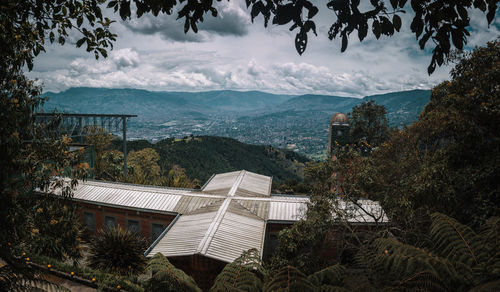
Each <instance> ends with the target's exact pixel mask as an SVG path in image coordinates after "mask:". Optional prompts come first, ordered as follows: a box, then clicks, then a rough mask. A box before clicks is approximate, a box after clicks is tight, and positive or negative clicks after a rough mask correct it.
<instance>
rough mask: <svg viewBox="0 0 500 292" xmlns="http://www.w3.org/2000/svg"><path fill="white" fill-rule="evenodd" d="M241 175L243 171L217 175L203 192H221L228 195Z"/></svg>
mask: <svg viewBox="0 0 500 292" xmlns="http://www.w3.org/2000/svg"><path fill="white" fill-rule="evenodd" d="M240 173H241V171H233V172H226V173H220V174H216V175H215V176H213V177H212V179H211V180H210V181H209V182H208V183H207V185H205V187H204V188H203V192H220V193H222V194H227V193H228V191H229V190H230V189H231V187H232V186H233V184H234V183H235V182H236V180H237V179H238V176H239V175H240Z"/></svg>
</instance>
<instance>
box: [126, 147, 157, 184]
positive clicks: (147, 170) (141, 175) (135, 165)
mask: <svg viewBox="0 0 500 292" xmlns="http://www.w3.org/2000/svg"><path fill="white" fill-rule="evenodd" d="M127 160H128V165H130V167H131V168H132V173H131V178H128V180H130V179H131V180H132V182H133V183H136V184H150V185H160V184H162V183H163V177H162V175H161V170H160V166H159V165H158V161H159V160H160V155H158V152H156V151H155V150H154V149H152V148H144V149H142V150H139V151H130V152H129V153H128V155H127Z"/></svg>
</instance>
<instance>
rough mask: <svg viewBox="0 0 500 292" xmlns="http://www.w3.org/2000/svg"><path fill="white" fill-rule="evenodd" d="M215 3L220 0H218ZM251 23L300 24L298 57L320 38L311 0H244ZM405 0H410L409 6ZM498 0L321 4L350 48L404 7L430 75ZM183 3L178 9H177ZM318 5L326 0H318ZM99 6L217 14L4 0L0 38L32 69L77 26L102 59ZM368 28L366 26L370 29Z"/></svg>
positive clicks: (388, 24)
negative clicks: (352, 40) (474, 17)
mask: <svg viewBox="0 0 500 292" xmlns="http://www.w3.org/2000/svg"><path fill="white" fill-rule="evenodd" d="M217 1H218V2H220V1H221V0H217ZM245 1H246V5H247V8H248V9H249V10H250V16H251V19H252V22H253V20H254V19H255V18H256V17H258V16H259V15H261V14H262V16H263V17H264V26H265V27H267V26H268V23H269V20H270V19H271V17H272V24H275V25H290V27H289V29H290V31H293V30H295V29H298V32H297V34H296V36H295V48H296V50H297V52H298V53H299V54H300V55H302V54H303V53H304V51H305V50H306V48H307V44H308V34H309V33H311V31H312V33H314V34H315V35H317V31H316V23H315V22H314V21H313V18H314V17H315V16H316V15H317V14H318V12H319V9H320V8H318V6H316V5H314V4H313V2H311V1H308V0H245ZM408 2H409V3H408ZM498 2H499V1H498V0H462V1H455V0H411V1H407V0H389V1H381V0H370V1H369V3H367V2H366V1H363V2H361V1H360V0H332V1H329V2H327V3H326V7H324V8H327V9H329V10H330V11H332V12H333V14H334V15H332V16H333V17H332V19H333V20H334V22H333V24H332V25H331V26H330V29H329V31H328V38H329V39H330V40H333V39H337V38H340V39H341V49H340V50H341V52H344V51H345V50H346V49H347V46H348V43H349V37H350V36H351V34H352V33H354V32H355V31H357V37H358V39H359V40H360V41H363V40H364V39H365V38H366V37H367V36H368V35H369V34H370V31H371V34H373V35H374V36H375V38H376V39H379V38H380V37H381V36H383V35H385V36H392V35H394V34H395V33H397V32H400V31H401V29H402V26H403V22H402V19H401V16H400V15H401V14H403V13H406V11H407V9H411V10H412V11H413V20H412V22H411V24H410V29H411V31H412V33H413V34H414V35H415V37H416V40H417V41H418V43H419V46H420V48H421V49H422V50H423V49H424V48H425V46H426V44H427V43H429V41H430V42H431V43H432V44H431V46H432V59H431V62H430V65H429V67H428V73H429V74H431V73H432V72H434V70H435V69H436V66H441V65H442V64H443V63H444V62H445V60H446V58H447V57H448V55H449V53H450V51H451V49H452V46H453V47H455V48H456V49H459V50H461V49H462V48H463V47H464V45H466V44H467V38H468V37H469V35H470V33H469V30H470V28H471V27H470V18H469V13H470V12H471V10H472V9H478V10H480V11H482V12H483V13H485V15H486V20H487V21H488V24H491V23H492V22H493V19H494V18H495V15H496V11H497V8H498ZM178 5H179V6H180V7H179V8H178V9H175V10H174V8H175V7H176V6H178ZM322 5H323V4H322ZM102 7H107V8H110V9H112V10H113V11H114V12H115V13H118V14H119V15H120V17H121V18H122V19H123V20H126V19H129V18H130V17H131V15H132V11H135V13H136V16H137V17H138V18H139V17H141V16H143V15H145V14H147V13H151V14H153V15H154V16H158V15H159V14H160V13H165V14H168V15H171V14H172V13H174V11H176V12H177V19H183V20H184V32H185V33H187V32H188V31H189V30H192V31H194V32H195V33H196V32H198V26H199V24H200V23H202V22H203V21H204V20H205V16H206V14H209V15H210V16H212V17H217V15H218V11H217V8H216V7H215V5H214V1H213V0H179V1H177V0H165V1H157V0H112V1H106V0H94V1H90V0H80V1H64V0H57V1H48V0H43V1H42V0H40V1H36V3H35V2H32V1H21V2H19V1H6V3H5V4H2V15H4V16H5V18H4V17H2V23H1V27H2V29H3V30H4V31H9V32H11V34H10V36H4V37H2V41H3V43H4V47H5V48H17V51H18V52H19V53H20V54H22V58H20V60H22V62H23V64H24V62H26V64H27V65H28V68H29V69H31V68H32V67H33V58H34V57H35V56H36V55H38V54H39V53H40V51H44V44H45V40H46V39H48V40H49V41H50V42H55V41H57V42H59V43H60V44H64V43H65V42H66V40H67V39H68V31H69V30H72V29H74V30H76V31H78V32H79V33H80V34H81V35H82V37H81V38H80V39H79V40H78V41H77V42H76V46H77V47H81V46H83V45H86V50H87V51H89V52H94V54H95V57H96V58H98V57H99V56H100V55H102V56H104V57H106V55H107V51H108V48H111V49H112V42H114V41H115V40H116V35H115V34H113V33H112V32H111V31H110V25H111V24H112V23H113V21H112V20H110V19H109V18H106V17H103V13H102V12H101V8H102ZM370 26H371V28H370Z"/></svg>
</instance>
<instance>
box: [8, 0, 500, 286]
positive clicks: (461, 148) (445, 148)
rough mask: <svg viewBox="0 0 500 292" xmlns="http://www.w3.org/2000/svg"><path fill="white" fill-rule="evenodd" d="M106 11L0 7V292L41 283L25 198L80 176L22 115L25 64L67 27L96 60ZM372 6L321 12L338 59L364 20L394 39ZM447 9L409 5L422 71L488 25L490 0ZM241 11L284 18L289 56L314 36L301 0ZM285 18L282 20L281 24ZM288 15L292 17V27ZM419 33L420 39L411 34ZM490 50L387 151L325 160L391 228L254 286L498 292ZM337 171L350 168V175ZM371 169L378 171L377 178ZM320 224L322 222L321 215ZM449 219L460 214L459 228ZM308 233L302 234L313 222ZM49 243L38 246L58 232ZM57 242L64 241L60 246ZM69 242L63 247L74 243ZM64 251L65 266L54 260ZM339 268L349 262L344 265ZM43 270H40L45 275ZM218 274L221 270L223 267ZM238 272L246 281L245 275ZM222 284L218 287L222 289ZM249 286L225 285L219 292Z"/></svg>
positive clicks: (35, 102)
mask: <svg viewBox="0 0 500 292" xmlns="http://www.w3.org/2000/svg"><path fill="white" fill-rule="evenodd" d="M104 2H106V1H104V0H99V1H90V2H89V1H44V0H40V1H6V2H5V3H3V4H2V7H1V10H0V16H1V17H0V25H1V27H2V33H1V34H0V48H1V49H0V85H1V86H0V88H1V90H0V102H1V107H0V108H1V115H0V122H1V124H2V128H1V130H0V137H1V143H0V163H1V167H2V171H1V172H0V194H1V196H2V204H1V205H0V213H1V214H2V216H0V230H2V234H3V235H4V236H1V237H0V259H1V264H2V266H1V267H0V290H5V291H11V290H20V291H23V290H24V291H26V290H28V289H29V288H30V287H29V286H30V285H31V283H32V282H33V281H35V280H38V279H40V277H39V276H38V275H39V274H40V273H39V272H38V271H36V270H33V269H32V267H31V265H28V263H29V262H30V258H29V256H27V255H26V254H24V253H23V252H22V250H23V249H24V248H27V249H29V248H30V247H32V246H31V245H32V244H33V243H34V242H36V241H31V239H32V233H35V234H36V232H35V230H34V229H38V231H39V232H40V231H41V230H44V229H43V228H33V225H31V224H30V222H32V221H31V219H32V218H34V216H36V215H35V214H34V212H37V210H39V209H38V207H39V206H38V202H37V199H38V197H37V196H35V193H36V191H37V190H44V191H47V190H50V191H58V192H61V194H62V195H63V197H70V196H71V187H74V185H75V183H76V180H75V179H76V178H77V177H82V176H84V175H85V173H86V170H87V168H88V165H85V164H78V163H77V161H78V159H77V158H78V157H77V156H78V155H76V154H77V153H70V152H69V151H68V145H69V143H70V142H71V141H70V139H67V138H66V137H63V138H62V139H61V137H55V136H53V135H51V134H50V127H51V126H54V125H47V126H43V125H36V124H35V123H34V115H33V112H34V110H35V108H37V107H38V106H39V105H40V104H41V103H42V102H43V100H42V99H41V98H40V93H41V88H40V87H38V86H36V84H35V83H34V82H33V81H32V80H29V79H28V78H26V76H25V75H24V72H23V68H24V66H27V67H28V68H29V69H31V68H33V63H34V62H33V61H34V58H35V56H36V55H38V54H39V53H40V52H41V51H44V49H45V48H44V46H45V42H46V41H47V40H49V41H50V42H54V41H57V42H59V43H60V44H64V43H65V42H66V39H67V38H69V33H70V32H71V31H72V30H75V29H76V30H78V31H79V32H81V33H82V35H80V36H81V37H82V38H81V39H79V40H78V41H77V42H76V45H77V47H81V46H82V45H85V46H86V49H87V51H89V52H93V53H94V54H95V56H96V58H97V57H99V56H106V55H107V48H108V47H109V46H111V45H112V41H114V40H115V37H116V35H114V34H112V33H111V32H110V31H109V25H110V24H111V21H110V20H109V19H107V18H105V17H103V13H102V11H101V6H100V5H98V3H99V4H104ZM134 2H136V3H141V4H138V6H137V7H138V9H137V10H136V12H137V13H138V15H139V16H140V15H143V14H144V13H149V12H151V13H153V14H154V15H157V14H158V13H159V12H160V11H162V12H166V13H171V12H172V11H173V9H172V8H173V6H174V5H175V4H176V2H175V1H164V2H159V1H134ZM371 2H372V6H373V7H374V8H375V10H374V11H372V12H374V13H370V11H369V12H368V14H366V13H363V14H362V13H360V11H359V10H358V9H357V8H358V6H359V3H360V2H359V1H331V2H329V7H331V8H332V9H333V10H335V12H336V13H338V14H337V15H338V16H339V18H338V22H336V23H335V25H336V26H333V27H332V28H333V30H332V31H331V35H330V36H331V37H332V38H334V37H336V36H341V37H342V50H345V48H346V47H347V40H348V35H349V34H350V33H351V32H353V31H354V30H358V32H359V33H360V34H358V37H359V38H360V39H363V38H364V37H365V36H366V31H367V29H368V27H367V23H368V20H369V19H370V21H373V22H372V28H373V29H372V31H373V33H374V35H375V36H376V37H377V38H378V37H379V36H380V34H386V35H392V34H393V33H394V30H396V31H397V30H399V28H400V22H399V21H398V20H397V19H398V18H396V17H393V19H392V21H390V20H389V19H388V18H386V17H385V16H384V15H386V9H385V6H384V4H383V2H382V1H371ZM406 2H407V1H405V0H400V1H391V5H392V6H393V7H394V10H396V8H397V7H398V6H399V7H401V6H404V4H405V3H406ZM445 2H446V4H447V5H436V4H439V3H438V2H436V1H418V0H416V1H412V5H411V6H412V9H413V10H414V11H415V12H416V13H415V16H414V21H413V23H412V25H411V29H412V31H413V32H414V33H415V34H416V36H417V38H419V37H420V45H421V48H422V49H423V48H424V46H425V43H426V42H427V41H428V40H429V39H431V38H432V40H433V41H434V42H435V44H436V47H435V48H434V50H433V58H432V61H431V66H430V67H429V72H432V71H433V70H434V67H435V65H436V63H437V65H441V64H442V63H443V62H444V57H445V56H447V54H448V52H449V50H450V48H451V46H450V38H451V40H452V42H453V45H455V47H457V48H459V49H460V48H462V46H463V44H464V43H465V42H466V40H467V36H468V30H467V28H468V27H469V17H468V11H467V9H466V8H471V7H474V8H477V9H480V10H481V11H486V10H487V11H488V13H487V15H486V18H487V21H488V23H491V22H492V21H493V19H494V17H495V15H496V9H497V2H498V1H482V0H478V1H471V0H469V1H463V2H461V3H456V1H445ZM184 3H185V4H184V5H185V6H184V8H185V9H180V10H179V18H185V20H186V31H187V30H189V29H190V28H191V29H193V30H195V31H196V29H197V26H196V23H197V22H198V21H200V20H201V18H202V17H203V15H204V14H205V13H212V14H215V15H216V14H217V11H216V10H215V9H214V8H213V7H212V1H200V2H198V1H184ZM247 3H248V4H249V5H250V4H252V12H251V14H252V17H255V16H257V15H258V14H259V13H262V14H263V15H264V17H265V18H266V19H267V20H269V18H270V16H271V13H272V14H274V15H275V16H276V18H275V19H274V20H275V21H276V23H278V24H286V23H289V22H290V21H292V20H293V22H294V23H295V24H296V25H295V26H294V27H293V28H298V27H300V28H301V29H300V32H299V35H298V37H297V39H296V40H297V42H296V45H297V50H298V51H299V52H303V51H304V49H305V45H306V43H307V41H306V37H305V36H307V34H306V33H307V31H310V30H311V29H312V28H313V27H312V25H313V23H312V22H306V23H307V25H305V23H304V21H303V19H302V17H301V15H300V13H302V8H304V7H305V8H306V9H307V10H309V13H308V17H307V18H308V21H309V19H310V18H312V17H313V16H314V15H315V14H316V13H317V12H318V9H317V8H316V7H314V6H313V5H312V4H311V3H310V2H309V1H295V2H293V3H291V4H288V6H286V5H282V4H281V2H279V6H278V9H274V8H276V7H275V6H276V5H278V4H276V3H277V2H276V3H275V2H273V1H270V2H268V3H269V4H270V5H269V6H265V5H264V4H263V2H261V1H248V2H247ZM427 4H429V5H427ZM108 6H109V7H113V8H115V11H119V13H120V15H121V16H122V18H124V19H126V18H127V17H129V16H130V14H131V9H130V1H110V2H109V5H108ZM271 8H273V9H271ZM297 8H300V9H297ZM351 8H354V9H351ZM455 8H456V9H455ZM397 9H398V11H399V8H397ZM191 12H193V13H191ZM290 12H291V13H290ZM351 13H352V14H351ZM290 14H292V17H289V16H290ZM293 14H295V15H299V16H298V17H293ZM283 17H284V18H283ZM360 17H361V18H360ZM84 19H85V26H87V25H89V26H87V27H88V28H89V29H90V30H88V29H86V28H84V27H82V24H83V23H84ZM399 20H400V19H399ZM266 23H267V21H266ZM424 27H425V33H424V34H422V32H423V31H424ZM335 28H337V29H335ZM313 31H314V30H313ZM339 33H340V34H339ZM499 47H500V45H499V42H498V41H497V42H493V43H490V44H488V46H487V47H486V48H480V49H477V50H475V52H473V53H472V54H471V55H466V56H465V58H463V59H462V60H461V61H460V62H459V63H458V65H457V67H456V68H455V70H454V71H452V77H453V80H451V81H449V82H445V83H443V84H441V85H439V86H437V87H436V88H435V89H434V91H433V94H432V98H431V104H430V105H429V106H427V107H426V110H425V111H424V113H423V114H422V115H421V117H420V119H419V121H418V122H417V123H416V124H415V125H414V126H412V127H409V128H408V129H404V130H403V131H401V132H399V133H397V134H396V135H395V136H394V137H393V138H392V139H391V140H390V141H389V142H387V145H384V144H382V145H381V146H380V150H377V151H375V152H374V155H373V156H372V157H370V158H367V159H363V157H361V158H360V157H357V156H356V155H353V156H352V157H348V159H346V160H344V161H343V160H342V159H339V160H338V161H343V162H345V163H344V164H339V163H338V162H337V163H334V164H333V168H332V170H333V171H334V172H339V173H340V172H341V171H344V172H341V173H342V174H343V178H344V179H342V180H334V182H335V183H336V184H339V183H340V184H341V188H340V189H341V190H342V196H344V199H349V200H352V202H356V198H359V197H360V196H366V195H367V194H370V195H372V194H373V197H374V198H375V199H379V200H380V201H381V203H382V205H383V206H384V208H385V209H386V211H387V214H388V215H389V217H390V218H391V219H393V221H392V222H393V223H391V224H394V225H390V226H389V227H390V228H388V229H385V230H383V231H384V232H382V233H381V232H380V231H377V232H375V233H373V234H369V233H368V232H356V233H354V232H352V231H354V230H352V229H347V230H348V231H351V232H350V233H349V234H351V235H353V236H351V237H348V239H351V238H352V239H353V241H352V242H351V241H350V240H347V241H346V243H349V244H351V245H350V246H352V247H351V249H350V250H351V251H355V252H354V253H353V254H355V255H356V256H354V257H347V259H346V261H344V262H342V263H341V264H335V265H333V266H331V265H330V266H329V268H327V269H322V270H317V271H313V273H304V272H302V271H300V270H299V269H298V268H294V267H291V266H289V265H284V266H282V267H279V266H278V265H279V264H281V263H283V262H286V261H289V262H290V261H291V260H293V259H285V260H286V261H276V262H277V263H278V265H277V266H275V267H276V268H278V267H279V269H277V272H276V273H272V275H273V277H272V278H268V279H269V280H266V279H264V281H263V285H264V286H263V289H264V290H266V289H267V290H275V289H276V290H280V289H283V290H288V291H290V290H304V289H306V288H307V289H308V290H315V289H323V288H321V287H322V286H325V287H324V289H323V290H342V289H351V290H367V289H379V290H380V289H384V288H388V289H392V290H395V289H396V290H410V289H413V290H416V289H427V290H440V289H442V290H453V291H466V290H469V289H475V290H480V291H481V290H482V291H484V290H491V291H494V290H499V288H500V287H499V286H500V282H499V281H498V279H499V277H500V275H499V253H498V251H499V249H498V242H499V239H498V236H499V234H500V233H499V231H498V230H499V220H498V213H499V210H498V202H499V181H500V180H499V177H498V174H499V173H500V172H499V170H498V167H499V165H500V163H499V153H500V151H499V149H498V147H499V146H498V145H499V143H498V142H499V140H500V139H499V137H498V135H499V133H500V131H499V129H498V126H499V125H500V119H499V113H500V110H499V106H500V103H499V100H500V96H499V88H498V80H499V79H500V76H499V72H500V71H499V70H498V68H499V66H500V61H499V56H500V54H499V50H500V48H499ZM401 146H402V147H401ZM378 153H380V156H379V154H378ZM384 154H385V155H384ZM372 159H373V160H372ZM377 159H380V160H377ZM372 162H378V163H372ZM384 163H386V164H384ZM346 166H349V167H348V170H349V171H347V172H346V171H345V170H346ZM363 166H367V167H368V168H366V169H367V171H363V170H364V169H365V168H364V167H363ZM380 166H383V167H382V168H378V167H380ZM328 167H329V166H328V165H327V166H324V165H323V166H319V168H318V169H319V170H328ZM342 167H344V168H343V169H342ZM313 170H314V169H313ZM331 174H332V172H330V173H329V176H330V177H331V176H332V175H331ZM65 175H69V176H70V177H71V178H72V180H63V179H61V178H62V177H64V176H65ZM337 177H338V176H337ZM320 178H321V177H319V176H318V177H317V179H318V180H319V182H320V184H319V185H318V187H317V190H321V188H323V187H325V186H326V187H328V185H327V184H326V185H323V184H322V183H321V182H322V181H323V180H321V179H320ZM361 178H365V180H363V179H361ZM324 181H325V182H328V180H324ZM317 190H313V194H312V195H313V205H312V206H313V207H314V208H311V210H312V211H311V212H317V214H319V216H318V217H316V218H314V220H315V221H313V222H318V223H319V222H323V221H321V218H330V217H331V212H324V211H329V209H328V206H329V204H326V203H331V201H330V200H329V199H330V198H329V197H328V196H325V198H326V200H324V199H325V198H323V199H322V198H321V193H320V192H317ZM327 190H331V188H327ZM326 194H328V192H326ZM51 211H54V210H51ZM434 211H439V212H434ZM322 212H323V213H322ZM310 214H311V215H313V214H314V213H310ZM321 214H327V215H328V216H327V217H321V216H320V215H321ZM448 215H453V217H457V219H458V221H456V220H454V219H452V218H451V217H450V216H448ZM490 215H492V216H491V217H490ZM51 216H54V218H53V219H54V220H56V221H58V222H60V220H59V219H56V218H55V217H58V216H66V215H64V214H62V215H61V213H58V212H53V215H51ZM70 218H71V216H70ZM308 218H313V217H312V216H311V217H308ZM61 219H62V220H66V219H67V218H61ZM459 221H460V222H463V223H467V224H470V225H471V226H472V227H469V226H467V225H465V224H461V223H459ZM70 222H71V221H70ZM303 222H308V221H307V220H306V221H303ZM325 222H327V223H328V221H325ZM37 223H41V224H43V223H44V222H37ZM45 223H46V224H47V223H48V225H53V228H61V230H60V232H63V230H62V228H72V227H71V226H68V225H69V224H68V225H64V224H62V225H58V224H57V223H55V221H52V218H51V220H50V221H48V222H45ZM52 223H54V224H52ZM303 224H304V223H303ZM305 224H306V225H305V226H306V227H309V229H311V226H313V225H311V224H310V223H305ZM297 226H301V224H298V225H297ZM45 227H46V226H45ZM322 227H324V226H322ZM326 227H328V226H326ZM330 227H331V226H330ZM345 227H346V228H349V227H350V226H349V225H346V226H345ZM294 228H295V227H294ZM47 229H49V228H47ZM328 230H329V229H328V228H324V229H318V230H313V235H317V236H318V238H320V239H321V237H323V239H324V238H327V237H325V236H324V232H327V231H328ZM310 231H311V230H308V229H304V232H303V233H300V236H301V237H302V238H304V239H305V240H309V241H310V242H311V237H310V234H309V233H308V232H310ZM408 231H411V232H408ZM48 233H49V234H42V235H41V236H42V237H43V236H46V235H47V236H49V237H50V236H57V235H53V234H54V233H52V234H50V232H48ZM291 234H293V230H292V232H291ZM349 234H348V235H349ZM409 234H413V235H414V236H411V235H410V236H409ZM52 239H53V238H52ZM52 239H50V240H52ZM74 239H75V240H76V237H74ZM416 239H418V240H416ZM42 240H43V239H42ZM54 242H55V243H56V244H63V243H64V244H66V243H67V241H57V239H56V240H55V241H54ZM312 242H314V241H312ZM285 243H286V242H285ZM68 244H70V245H73V244H74V242H69V243H68ZM291 244H293V242H291ZM290 249H293V246H290ZM58 250H59V251H63V250H64V249H63V248H59V249H58ZM298 251H299V253H297V254H296V256H297V257H300V258H301V259H303V260H304V259H307V258H306V257H305V256H304V254H303V253H301V252H302V250H298ZM306 251H310V249H309V250H306ZM39 252H41V251H39ZM62 255H63V256H64V257H71V256H72V255H71V254H65V252H63V253H62ZM278 256H279V255H278ZM349 259H352V260H351V262H349V261H348V260H349ZM251 260H252V259H251V258H250V257H249V258H248V260H240V261H237V262H236V263H235V266H237V268H236V269H235V270H238V271H244V269H245V267H246V264H247V263H248V261H251ZM303 264H304V268H309V269H311V270H312V269H313V268H314V269H315V268H317V267H316V266H315V267H313V268H311V267H307V262H306V261H303ZM320 264H321V263H320ZM165 266H167V268H168V267H169V266H168V265H165ZM342 266H343V267H345V268H342ZM47 268H50V267H49V266H48V265H47ZM167 270H168V269H167ZM233 271H234V270H233ZM254 271H259V273H261V272H262V270H261V269H258V268H257V269H254V268H253V267H252V271H251V272H254ZM344 271H346V273H345V274H344ZM226 272H227V274H232V273H231V271H226ZM166 274H168V271H167V273H166ZM307 274H309V275H310V276H307ZM163 275H165V273H163ZM237 275H245V276H249V273H238V274H237ZM352 275H354V276H352ZM257 276H259V275H257ZM228 278H229V277H228ZM228 278H225V277H221V279H220V280H221V281H224V279H228ZM93 279H94V281H95V280H96V279H95V278H93ZM173 279H174V280H175V281H177V280H180V278H175V277H174V278H173ZM229 279H231V278H229ZM353 279H355V281H353ZM360 279H361V280H362V281H359V280H360ZM182 280H183V281H184V280H186V279H182ZM186 281H189V279H187V280H186ZM344 281H345V282H344ZM247 283H248V282H247V281H239V280H238V278H234V277H233V278H232V281H230V282H229V283H227V284H228V285H226V287H228V286H229V285H233V286H235V284H237V285H240V284H244V285H247ZM251 283H255V284H256V285H255V286H257V287H256V288H257V289H259V288H260V287H259V285H260V282H259V281H253V282H251ZM246 287H249V288H248V289H247V290H250V289H253V288H254V286H253V285H250V286H246ZM31 288H32V287H31ZM116 289H119V288H118V287H116ZM237 289H238V287H235V290H237ZM33 290H35V289H33Z"/></svg>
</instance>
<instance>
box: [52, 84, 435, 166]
mask: <svg viewBox="0 0 500 292" xmlns="http://www.w3.org/2000/svg"><path fill="white" fill-rule="evenodd" d="M45 95H46V96H48V97H49V101H48V102H47V103H46V105H45V107H44V109H43V110H44V111H46V112H49V111H53V110H57V111H62V112H78V113H114V114H116V113H121V114H123V113H126V114H135V115H138V117H137V118H132V119H131V120H130V122H129V123H128V125H129V126H128V138H129V139H130V140H137V139H145V140H148V141H150V142H153V143H155V142H158V141H159V140H162V139H165V138H172V137H175V138H183V137H186V136H191V135H193V136H201V135H208V136H222V137H231V138H234V139H237V140H239V141H241V142H244V143H250V144H264V145H272V146H274V147H278V148H286V149H290V150H293V151H296V152H298V153H300V154H303V155H306V156H308V157H309V158H312V159H323V158H324V157H326V151H327V144H328V121H329V118H330V117H331V116H332V114H334V113H335V112H345V113H348V112H350V110H351V109H352V107H353V106H355V105H357V104H360V103H361V102H363V100H367V99H373V100H375V101H376V102H377V103H378V104H381V105H384V106H385V107H386V108H387V112H388V118H389V122H390V124H391V126H403V125H407V124H409V123H411V122H412V121H414V120H416V119H417V117H418V114H419V113H420V111H421V110H422V109H423V107H424V106H425V104H427V102H428V101H429V96H430V91H429V90H413V91H402V92H394V93H388V94H383V95H375V96H368V97H365V98H363V99H360V98H351V97H338V96H325V95H301V96H292V95H274V94H269V93H264V92H258V91H252V92H238V91H210V92H199V93H184V92H150V91H145V90H137V89H105V88H71V89H69V90H67V91H64V92H60V93H50V92H48V93H46V94H45ZM81 97H85V98H81Z"/></svg>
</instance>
